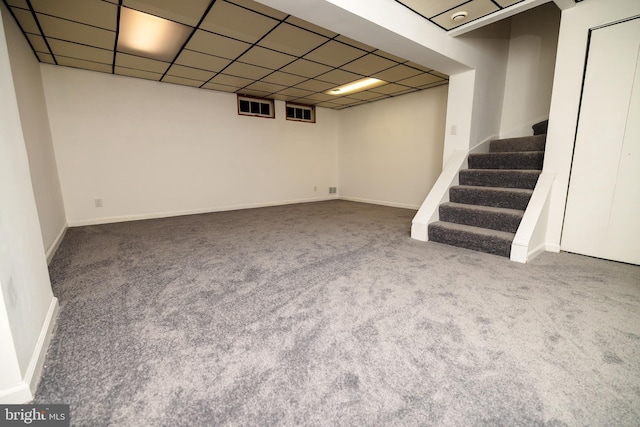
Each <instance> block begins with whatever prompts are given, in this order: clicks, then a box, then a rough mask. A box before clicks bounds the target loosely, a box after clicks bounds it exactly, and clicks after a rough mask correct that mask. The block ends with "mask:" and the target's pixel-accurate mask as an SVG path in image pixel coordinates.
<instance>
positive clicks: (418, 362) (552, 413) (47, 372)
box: [36, 201, 640, 426]
mask: <svg viewBox="0 0 640 427" xmlns="http://www.w3.org/2000/svg"><path fill="white" fill-rule="evenodd" d="M413 215H414V211H411V210H406V209H397V208H389V207H383V206H375V205H367V204H361V203H353V202H347V201H330V202H321V203H309V204H300V205H291V206H281V207H272V208H263V209H253V210H243V211H235V212H222V213H214V214H206V215H194V216H185V217H176V218H167V219H158V220H149V221H138V222H130V223H119V224H110V225H100V226H89V227H81V228H72V229H69V230H68V232H67V235H66V237H65V238H64V241H63V243H62V245H61V247H60V249H59V251H58V252H57V254H56V255H55V258H54V260H53V262H52V264H51V266H50V270H51V277H52V282H53V289H54V293H55V295H56V296H57V297H58V298H59V299H60V303H61V311H60V315H59V318H58V323H57V326H56V331H55V335H54V338H53V341H52V343H51V346H50V349H49V352H48V354H47V359H46V362H45V363H46V366H45V369H44V373H43V377H42V380H41V382H40V385H39V388H38V391H37V394H36V403H68V404H70V405H71V418H72V424H73V425H86V426H106V425H114V426H165V425H166V426H169V425H171V426H210V425H247V426H249V425H251V426H253V425H318V426H320V425H344V426H351V425H353V426H373V425H391V426H404V425H407V426H412V425H427V426H430V425H434V426H565V425H568V426H578V425H579V426H583V425H591V426H634V425H635V426H637V425H639V424H640V267H638V266H632V265H626V264H620V263H614V262H608V261H604V260H599V259H593V258H588V257H583V256H579V255H573V254H567V253H560V254H552V253H545V254H542V255H541V256H540V257H538V258H536V259H535V260H534V261H533V262H531V263H529V264H526V265H522V264H517V263H512V262H510V261H509V260H508V259H506V258H501V257H497V256H493V255H488V254H484V253H480V252H474V251H470V250H466V249H460V248H455V247H450V246H446V245H442V244H439V243H434V242H419V241H415V240H412V239H410V237H409V228H410V224H411V219H412V217H413Z"/></svg>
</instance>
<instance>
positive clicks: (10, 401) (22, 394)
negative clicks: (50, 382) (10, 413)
mask: <svg viewBox="0 0 640 427" xmlns="http://www.w3.org/2000/svg"><path fill="white" fill-rule="evenodd" d="M32 400H33V393H32V392H31V389H30V388H29V384H27V383H25V382H24V381H21V382H20V383H18V384H17V385H16V386H15V387H11V388H7V389H4V390H0V403H1V404H3V405H22V404H24V403H29V402H31V401H32Z"/></svg>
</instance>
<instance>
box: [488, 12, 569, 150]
mask: <svg viewBox="0 0 640 427" xmlns="http://www.w3.org/2000/svg"><path fill="white" fill-rule="evenodd" d="M559 29H560V10H559V9H558V8H557V6H556V5H555V3H553V2H551V3H546V4H543V5H541V6H538V7H536V8H534V9H531V10H528V11H526V12H524V13H521V14H519V15H516V16H514V17H512V18H511V40H510V42H509V61H508V64H507V75H506V83H505V89H504V106H503V109H502V119H501V123H500V136H501V137H503V138H510V137H516V136H524V135H531V134H533V131H532V129H531V125H533V124H534V123H537V122H539V121H542V120H546V119H547V118H548V117H549V106H550V104H551V90H552V86H553V71H554V68H555V62H556V50H557V47H558V31H559Z"/></svg>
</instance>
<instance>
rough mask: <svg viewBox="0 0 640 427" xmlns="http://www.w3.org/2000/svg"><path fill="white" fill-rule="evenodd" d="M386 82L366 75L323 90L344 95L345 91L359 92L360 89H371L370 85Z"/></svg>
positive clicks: (331, 93) (374, 85)
mask: <svg viewBox="0 0 640 427" xmlns="http://www.w3.org/2000/svg"><path fill="white" fill-rule="evenodd" d="M386 83H387V82H385V81H383V80H378V79H374V78H373V77H367V78H365V79H360V80H356V81H355V82H351V83H348V84H346V85H343V86H340V87H337V88H335V89H331V90H329V91H327V92H325V93H326V94H328V95H345V94H347V93H353V92H359V91H361V90H366V89H371V88H372V87H376V86H381V85H383V84H386Z"/></svg>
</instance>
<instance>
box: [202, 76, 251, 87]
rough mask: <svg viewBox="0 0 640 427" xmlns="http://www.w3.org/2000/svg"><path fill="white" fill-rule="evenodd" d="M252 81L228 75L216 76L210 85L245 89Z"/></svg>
mask: <svg viewBox="0 0 640 427" xmlns="http://www.w3.org/2000/svg"><path fill="white" fill-rule="evenodd" d="M253 81H254V79H246V78H244V77H238V76H230V75H228V74H218V75H217V76H215V77H214V78H213V79H211V81H210V83H217V84H222V85H225V86H234V87H238V88H241V87H245V86H247V85H249V84H251V83H252V82H253Z"/></svg>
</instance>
